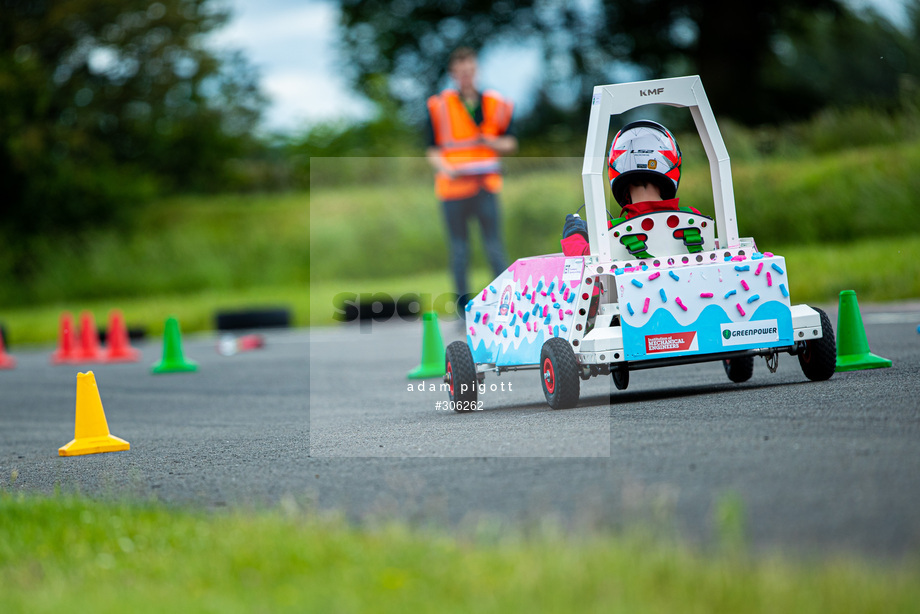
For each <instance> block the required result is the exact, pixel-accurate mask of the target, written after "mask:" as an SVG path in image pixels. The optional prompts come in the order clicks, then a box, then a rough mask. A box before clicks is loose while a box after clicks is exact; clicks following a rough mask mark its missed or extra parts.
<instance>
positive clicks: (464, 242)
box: [426, 47, 518, 311]
mask: <svg viewBox="0 0 920 614" xmlns="http://www.w3.org/2000/svg"><path fill="white" fill-rule="evenodd" d="M476 70H477V64H476V53H475V52H474V51H473V50H472V49H469V48H467V47H461V48H458V49H456V50H454V52H453V53H451V55H450V60H449V63H448V72H449V73H450V76H451V79H453V81H454V83H455V84H456V86H457V88H456V89H446V90H444V91H443V92H441V93H440V94H437V95H434V96H432V97H431V98H429V99H428V116H429V122H428V127H429V130H428V149H427V151H426V155H427V158H428V161H429V162H430V163H431V166H432V167H433V168H434V170H435V194H436V196H437V198H438V200H440V201H441V205H442V209H443V211H444V218H445V222H446V224H447V233H448V237H449V243H450V248H449V249H450V270H451V274H452V275H453V278H454V286H455V288H456V291H457V295H458V299H457V309H458V311H460V310H462V309H463V308H464V307H465V305H466V303H467V301H468V300H469V297H470V295H469V282H468V279H467V268H468V264H469V221H470V219H471V218H475V219H477V220H478V221H479V228H480V230H481V232H482V241H483V245H484V247H485V252H486V257H487V259H488V261H489V265H490V266H491V267H492V272H493V273H494V274H495V276H498V275H499V274H501V273H502V272H503V271H504V270H505V268H506V266H507V260H506V256H505V248H504V245H503V242H502V238H501V232H500V224H499V211H498V209H499V202H498V193H499V192H500V191H501V188H502V174H501V156H505V155H509V154H513V153H515V152H516V151H517V147H518V141H517V138H516V137H515V136H514V134H513V132H512V130H511V116H512V112H513V110H514V107H513V104H512V103H511V101H510V100H508V99H506V98H503V97H502V96H501V95H500V94H498V93H497V92H495V91H492V90H486V91H484V92H480V91H479V90H478V89H477V88H476Z"/></svg>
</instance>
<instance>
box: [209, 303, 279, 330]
mask: <svg viewBox="0 0 920 614" xmlns="http://www.w3.org/2000/svg"><path fill="white" fill-rule="evenodd" d="M214 323H215V325H216V328H217V330H249V329H253V328H288V327H289V326H290V325H291V310H290V309H287V308H285V307H278V308H268V309H243V310H240V311H219V312H217V314H215V316H214Z"/></svg>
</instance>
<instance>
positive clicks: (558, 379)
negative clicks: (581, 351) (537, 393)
mask: <svg viewBox="0 0 920 614" xmlns="http://www.w3.org/2000/svg"><path fill="white" fill-rule="evenodd" d="M540 381H541V382H542V384H543V394H544V395H545V396H546V402H547V403H549V406H550V407H552V408H553V409H568V408H570V407H575V405H576V404H577V403H578V394H579V392H580V389H581V380H580V378H579V376H578V362H576V360H575V352H574V351H573V350H572V346H571V345H569V342H568V341H566V340H565V339H561V338H559V337H553V338H552V339H549V340H547V342H546V343H544V344H543V349H542V350H540Z"/></svg>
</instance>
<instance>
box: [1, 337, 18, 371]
mask: <svg viewBox="0 0 920 614" xmlns="http://www.w3.org/2000/svg"><path fill="white" fill-rule="evenodd" d="M14 368H16V359H15V358H13V357H12V356H10V355H9V354H7V353H6V346H5V345H3V331H2V330H0V369H14Z"/></svg>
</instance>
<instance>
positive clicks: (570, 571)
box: [0, 493, 920, 614]
mask: <svg viewBox="0 0 920 614" xmlns="http://www.w3.org/2000/svg"><path fill="white" fill-rule="evenodd" d="M0 518H2V519H3V522H2V523H0V586H3V590H2V591H0V610H2V611H4V612H10V613H14V612H30V613H35V612H54V611H63V610H69V609H71V608H72V607H73V605H74V604H77V603H79V605H80V608H81V609H83V610H86V611H93V612H125V611H131V612H164V611H182V612H215V611H220V612H251V611H256V610H260V611H271V612H285V611H292V612H303V611H314V612H370V611H372V612H439V613H443V612H610V611H625V612H662V613H664V612H667V613H670V612H712V613H716V612H732V613H735V614H743V613H747V612H790V613H791V612H912V611H913V612H915V611H918V609H920V573H918V572H920V567H918V565H917V563H916V561H907V562H902V563H899V564H880V563H868V562H865V561H860V560H857V559H855V558H852V557H838V558H832V559H830V560H825V561H812V562H801V561H792V560H790V559H787V558H782V557H780V556H765V557H757V558H754V557H751V556H748V555H746V554H745V553H744V552H743V551H740V550H738V549H731V548H717V549H714V550H713V551H712V552H708V553H703V552H700V551H697V550H694V549H691V548H689V547H686V546H684V545H681V544H679V543H675V542H670V543H669V542H666V541H661V540H655V539H652V538H649V537H647V536H643V535H640V534H638V533H637V534H622V535H620V534H614V533H609V532H598V531H590V532H588V534H583V535H579V534H574V535H573V534H570V533H568V532H564V531H560V530H558V529H553V528H552V527H551V526H550V525H544V526H542V527H540V528H536V529H532V530H529V531H524V530H519V529H518V530H509V531H506V532H502V533H494V532H484V533H480V534H479V536H478V537H477V534H476V533H475V532H474V533H473V535H471V536H470V537H467V538H464V537H457V536H450V535H446V534H445V533H443V532H442V531H439V530H436V529H424V528H416V529H412V528H408V527H407V526H405V525H402V524H398V523H391V524H386V525H382V526H380V527H377V528H358V527H354V526H351V525H348V524H347V523H345V522H342V521H340V520H334V519H323V518H317V517H316V516H315V515H313V514H310V513H305V512H302V511H300V510H298V509H297V508H296V505H294V504H290V505H282V506H281V508H279V509H277V510H269V511H256V512H253V511H231V512H227V513H218V514H207V513H205V512H202V511H193V510H182V509H180V510H176V509H168V508H165V507H163V506H161V505H157V504H152V503H129V502H119V503H112V502H97V501H92V500H88V499H86V498H81V497H79V496H70V495H68V496H60V495H59V496H55V497H42V496H35V495H28V496H27V495H12V494H9V493H0Z"/></svg>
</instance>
